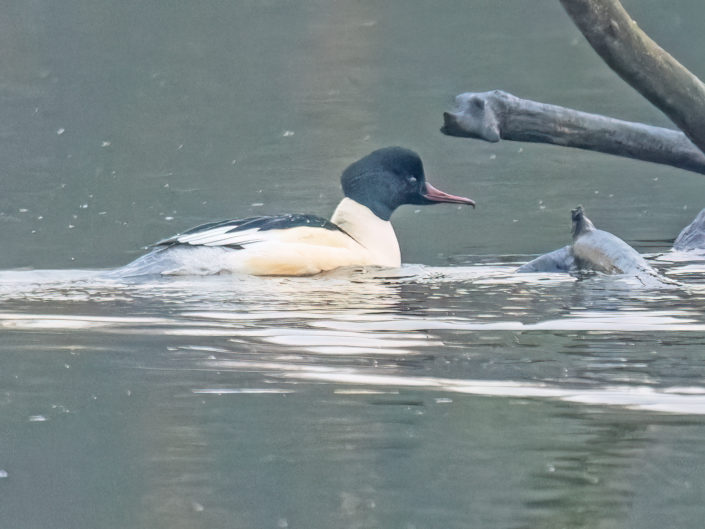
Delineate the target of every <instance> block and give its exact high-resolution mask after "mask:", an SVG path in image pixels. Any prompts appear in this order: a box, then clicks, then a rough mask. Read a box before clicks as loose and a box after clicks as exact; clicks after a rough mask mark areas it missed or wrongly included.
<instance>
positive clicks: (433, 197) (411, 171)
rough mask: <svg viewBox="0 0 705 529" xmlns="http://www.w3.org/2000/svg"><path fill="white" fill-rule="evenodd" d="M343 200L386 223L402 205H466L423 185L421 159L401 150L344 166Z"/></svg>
mask: <svg viewBox="0 0 705 529" xmlns="http://www.w3.org/2000/svg"><path fill="white" fill-rule="evenodd" d="M341 183H342V185H343V193H344V194H345V196H346V197H348V198H350V199H352V200H354V201H356V202H358V203H360V204H362V205H363V206H367V207H368V208H369V209H370V210H372V212H373V213H374V214H375V215H377V216H378V217H379V218H381V219H384V220H389V218H390V217H391V216H392V213H393V212H394V210H395V209H397V208H398V207H399V206H401V205H403V204H418V205H428V204H438V203H443V202H446V203H451V204H468V205H470V206H473V207H474V206H475V202H474V201H473V200H471V199H469V198H465V197H460V196H455V195H449V194H448V193H444V192H443V191H440V190H438V189H436V188H435V187H433V186H432V185H431V184H429V183H428V182H426V175H425V174H424V170H423V164H422V163H421V158H420V157H419V155H418V154H416V153H415V152H414V151H411V150H409V149H404V148H402V147H385V148H383V149H379V150H376V151H374V152H372V153H370V154H368V155H367V156H365V157H364V158H361V159H360V160H358V161H356V162H354V163H352V164H351V165H350V166H348V168H347V169H345V171H343V175H342V177H341Z"/></svg>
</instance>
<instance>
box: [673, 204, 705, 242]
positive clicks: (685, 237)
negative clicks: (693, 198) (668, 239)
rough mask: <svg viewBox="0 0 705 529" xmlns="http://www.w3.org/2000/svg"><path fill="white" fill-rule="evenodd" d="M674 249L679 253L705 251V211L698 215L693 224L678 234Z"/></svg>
mask: <svg viewBox="0 0 705 529" xmlns="http://www.w3.org/2000/svg"><path fill="white" fill-rule="evenodd" d="M673 249H674V250H679V251H689V250H705V209H703V210H702V211H700V213H698V215H697V217H695V218H694V219H693V222H691V223H690V224H688V225H687V226H686V227H685V228H683V230H682V231H681V232H680V233H679V234H678V237H677V238H676V240H675V242H674V243H673Z"/></svg>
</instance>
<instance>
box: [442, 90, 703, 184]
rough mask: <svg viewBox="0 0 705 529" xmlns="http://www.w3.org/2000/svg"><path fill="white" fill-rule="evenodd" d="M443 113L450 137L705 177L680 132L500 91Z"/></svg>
mask: <svg viewBox="0 0 705 529" xmlns="http://www.w3.org/2000/svg"><path fill="white" fill-rule="evenodd" d="M455 103H456V108H455V109H454V110H453V111H452V112H446V113H444V125H443V128H442V129H441V130H442V131H443V133H444V134H448V135H450V136H463V137H470V138H479V139H483V140H486V141H491V142H496V141H499V140H500V139H505V140H514V141H527V142H538V143H552V144H555V145H562V146H565V147H576V148H579V149H588V150H593V151H599V152H603V153H608V154H615V155H619V156H626V157H629V158H635V159H637V160H645V161H649V162H655V163H661V164H666V165H671V166H674V167H678V168H681V169H686V170H689V171H694V172H697V173H702V174H705V154H703V152H702V151H701V150H700V149H698V148H697V147H696V146H695V145H693V143H692V142H691V141H690V140H689V139H688V138H687V137H686V136H685V135H684V134H683V133H682V132H680V131H677V130H672V129H665V128H662V127H653V126H650V125H645V124H643V123H634V122H630V121H622V120H619V119H614V118H609V117H606V116H601V115H599V114H590V113H587V112H580V111H577V110H572V109H569V108H565V107H561V106H557V105H548V104H545V103H538V102H536V101H530V100H527V99H520V98H518V97H516V96H513V95H512V94H509V93H507V92H503V91H500V90H494V91H491V92H468V93H465V94H460V95H459V96H457V97H456V99H455Z"/></svg>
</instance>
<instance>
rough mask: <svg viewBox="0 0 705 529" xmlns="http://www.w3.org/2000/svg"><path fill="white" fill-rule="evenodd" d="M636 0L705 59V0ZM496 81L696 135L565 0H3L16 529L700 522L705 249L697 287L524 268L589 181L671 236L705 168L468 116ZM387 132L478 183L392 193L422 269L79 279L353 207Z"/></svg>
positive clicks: (654, 23)
mask: <svg viewBox="0 0 705 529" xmlns="http://www.w3.org/2000/svg"><path fill="white" fill-rule="evenodd" d="M624 4H625V6H626V7H627V9H628V10H629V11H630V13H631V14H632V15H633V16H634V17H635V18H636V19H637V21H638V23H639V24H640V26H641V27H642V28H644V29H645V30H646V31H647V32H648V33H649V34H650V35H651V36H652V37H653V38H654V39H655V40H657V41H658V42H659V43H660V44H661V45H662V46H663V47H665V48H666V49H667V50H669V51H670V52H671V53H672V54H673V55H675V56H676V58H678V59H679V60H680V61H681V62H683V63H684V64H685V65H686V66H687V67H688V68H690V69H691V70H692V71H693V72H694V73H696V74H698V75H700V76H701V78H702V77H705V55H704V54H703V53H702V50H703V49H705V33H703V32H702V22H703V20H704V19H705V8H704V7H703V5H702V3H701V2H697V1H694V0H691V1H686V0H679V1H675V2H659V1H656V0H642V1H635V0H630V1H625V2H624ZM493 88H501V89H504V90H507V91H509V92H512V93H514V94H515V95H517V96H519V97H524V98H529V99H536V100H539V101H544V102H550V103H554V104H560V105H565V106H569V107H575V108H578V109H581V110H586V111H590V112H597V113H604V114H608V115H611V116H614V117H618V118H622V119H628V120H633V121H644V122H648V123H651V124H655V125H661V126H670V125H669V123H668V121H667V120H666V119H665V118H664V117H663V116H662V115H661V114H660V113H659V112H658V111H656V110H655V109H654V108H652V107H651V106H650V105H649V104H648V103H647V102H646V101H645V100H643V99H642V98H641V97H639V96H638V95H637V94H636V93H635V92H633V91H632V90H631V89H630V88H629V87H627V86H626V85H624V83H623V82H622V81H621V80H620V79H618V78H617V76H616V75H615V74H613V73H612V72H611V71H610V70H609V69H608V68H607V67H606V66H605V65H604V64H603V63H602V61H601V60H600V59H599V58H598V57H597V56H596V54H595V53H594V52H593V51H592V49H591V48H590V47H589V45H588V44H587V43H586V42H585V40H584V39H583V37H582V36H581V35H580V33H579V32H578V30H577V29H576V28H575V27H574V26H573V25H572V23H571V22H570V20H569V19H568V17H567V16H566V15H565V14H564V12H563V11H562V9H561V7H560V5H559V3H558V2H557V1H553V0H541V1H538V2H526V1H519V0H514V1H506V2H496V1H471V2H457V1H448V2H446V1H440V2H432V3H428V2H418V1H404V2H402V1H392V2H370V1H330V2H328V1H316V0H301V1H295V2H294V1H281V0H271V1H270V0H263V1H234V2H220V1H219V2H215V1H214V2H211V1H207V2H137V1H131V0H128V1H122V2H107V1H94V2H89V1H85V0H66V1H61V2H57V1H54V2H50V1H46V0H29V1H21V2H20V1H9V2H7V1H6V2H3V5H2V9H0V269H2V270H3V271H2V272H0V526H2V527H8V528H13V529H29V528H32V529H34V528H37V529H40V528H41V529H46V528H50V527H51V528H67V529H68V528H72V529H76V528H79V529H83V528H86V529H89V528H90V529H93V528H105V529H107V528H146V529H152V528H180V527H184V528H186V527H188V528H221V527H222V528H247V529H250V528H252V529H255V528H256V529H259V528H267V527H271V528H286V527H289V528H302V529H317V528H321V529H330V528H333V527H340V528H377V527H379V528H382V527H383V528H404V529H411V528H417V529H421V528H431V527H438V528H467V527H473V528H474V527H483V528H484V527H486V528H514V529H519V528H558V527H571V528H576V527H577V528H583V527H584V528H613V527H614V528H617V527H619V528H621V527H633V528H639V529H645V528H662V527H679V528H690V527H693V528H699V527H702V520H703V518H704V517H705V508H704V507H703V498H704V497H705V479H704V478H703V472H702V468H703V466H704V465H705V449H703V448H702V439H703V437H704V436H705V421H703V418H702V417H703V414H705V399H704V397H703V393H705V380H704V376H705V369H704V368H703V365H704V364H703V350H704V349H703V345H704V344H705V314H704V313H703V302H704V301H705V292H703V287H702V279H701V277H702V274H703V273H704V272H705V269H703V267H702V266H699V265H697V264H692V263H689V264H681V263H668V262H664V263H661V264H660V265H659V266H660V267H661V269H662V270H664V271H665V272H666V273H669V274H670V275H672V276H673V277H674V278H677V279H679V280H681V281H683V282H684V283H685V284H686V285H687V286H688V288H686V289H683V290H677V291H675V292H674V291H666V292H659V291H643V290H640V289H638V288H635V287H634V285H631V284H629V283H628V282H627V284H624V282H623V281H620V280H616V281H613V280H610V279H608V278H592V279H588V280H585V281H575V280H573V279H572V278H558V279H556V278H546V277H541V278H517V277H516V276H515V275H514V274H513V272H512V271H513V269H514V267H515V265H516V263H518V262H521V261H522V260H527V259H528V258H529V256H528V254H536V253H541V252H544V251H548V250H552V249H554V248H558V247H560V246H562V245H564V244H566V243H567V241H568V235H569V227H570V222H569V211H570V208H572V207H574V206H575V205H576V204H578V203H582V204H583V205H584V206H585V207H586V210H587V211H588V214H589V216H590V217H591V218H592V219H593V220H594V221H595V223H596V224H597V225H598V226H599V227H601V228H603V229H607V230H609V231H612V232H614V233H616V234H618V235H619V236H621V237H622V238H624V239H625V240H627V241H628V242H630V243H631V244H632V245H634V246H635V247H637V248H638V249H639V250H641V251H642V252H659V251H664V250H666V249H667V248H668V247H669V246H670V242H669V241H670V240H672V239H673V238H674V237H675V236H676V234H677V233H678V231H679V230H680V229H681V228H682V227H683V226H684V225H686V224H687V223H688V222H689V221H690V220H691V219H692V217H693V216H694V215H695V214H696V213H697V211H699V210H700V209H701V208H703V207H705V199H704V196H703V195H704V194H703V192H702V190H703V186H704V185H705V183H704V181H703V177H702V176H701V175H695V174H689V173H686V172H684V171H678V170H675V169H671V168H667V167H662V166H657V165H650V164H646V163H641V162H636V161H631V160H626V159H619V158H616V157H609V156H605V155H600V154H595V153H587V152H581V151H575V150H568V149H560V148H556V147H550V146H542V145H531V144H519V143H510V142H503V143H499V144H487V143H483V142H480V141H473V140H466V139H458V138H448V137H445V136H443V135H441V134H440V132H439V131H438V129H439V128H440V126H441V122H442V120H441V115H442V112H443V111H444V110H446V109H447V108H449V107H450V105H451V103H452V99H453V97H454V96H455V95H456V94H458V93H460V92H464V91H484V90H489V89H493ZM392 144H399V145H403V146H406V147H410V148H413V149H415V150H416V151H418V152H419V153H420V154H421V156H422V158H423V159H424V162H425V166H426V171H427V174H428V175H429V179H430V180H431V181H432V182H433V183H434V184H436V185H437V186H438V187H440V188H442V189H444V190H447V191H449V192H451V193H456V194H463V195H466V196H471V197H473V198H474V199H475V200H476V201H477V202H478V208H477V209H476V210H471V209H468V208H455V207H450V206H448V207H446V206H437V207H434V208H422V209H420V210H418V211H417V209H416V208H414V207H406V208H402V209H401V210H400V211H398V212H397V213H396V214H395V217H394V223H395V227H396V230H397V233H398V236H399V239H400V243H401V247H402V255H403V260H404V262H405V263H421V264H423V265H426V266H407V267H405V268H404V269H403V270H402V272H400V273H379V274H377V273H375V272H365V271H352V272H346V273H341V274H332V275H328V276H325V277H321V278H306V279H258V278H251V279H247V278H233V277H216V278H181V279H172V280H168V279H165V280H149V281H147V282H130V283H119V282H118V283H115V282H105V281H99V280H96V279H93V276H92V275H91V274H90V273H87V272H82V271H80V270H81V269H95V268H111V267H116V266H119V265H122V264H125V263H126V262H128V261H130V260H131V259H133V258H135V257H137V256H138V255H140V254H141V253H142V251H143V248H144V247H145V246H146V245H148V244H150V243H152V242H154V241H156V240H158V239H160V238H162V237H165V236H168V235H171V234H173V233H176V232H178V231H181V230H183V229H186V228H189V227H191V226H193V225H195V224H198V223H202V222H206V221H209V220H215V219H223V218H233V217H240V216H243V217H244V216H248V215H253V214H267V213H281V212H307V213H314V214H319V215H324V216H327V215H329V214H330V212H331V211H332V210H333V208H334V207H335V205H336V203H337V201H338V200H339V198H340V190H339V182H338V176H339V174H340V172H341V171H342V169H343V168H344V167H345V166H346V165H347V164H348V163H350V162H351V161H353V160H355V159H357V158H359V157H360V156H362V155H364V154H367V153H368V152H369V151H371V150H373V149H376V148H378V147H381V146H385V145H392ZM52 270H53V271H52ZM57 270H59V271H57Z"/></svg>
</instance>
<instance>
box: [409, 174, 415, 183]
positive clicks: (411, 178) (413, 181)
mask: <svg viewBox="0 0 705 529" xmlns="http://www.w3.org/2000/svg"><path fill="white" fill-rule="evenodd" d="M409 183H410V184H415V183H416V177H415V176H410V177H409Z"/></svg>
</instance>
